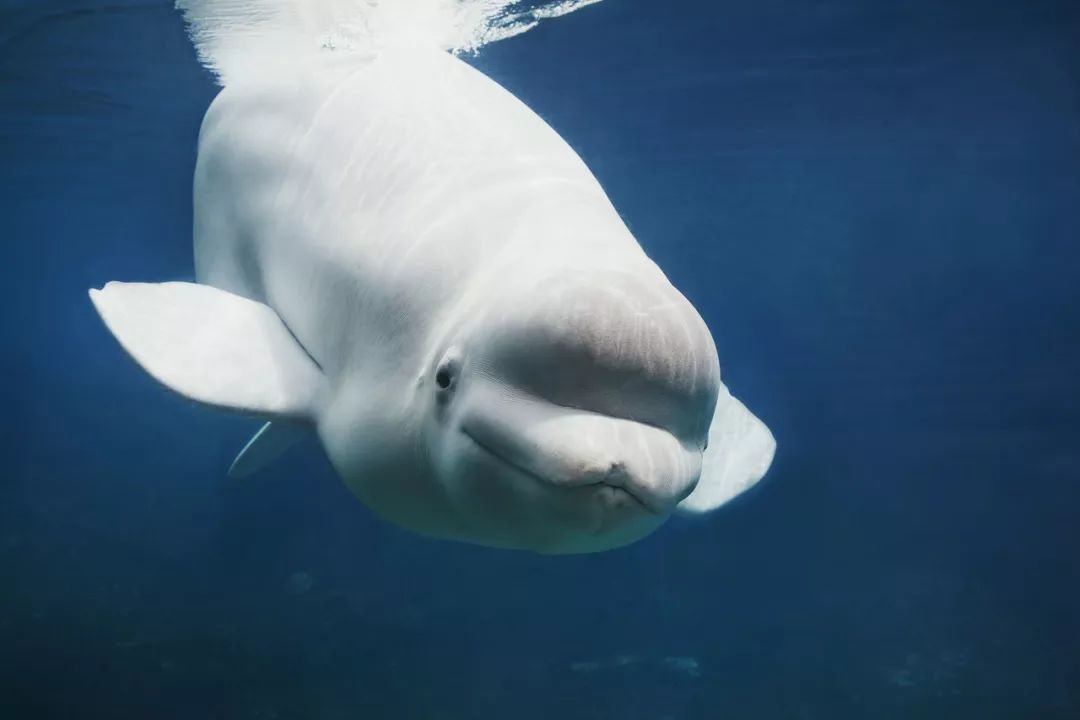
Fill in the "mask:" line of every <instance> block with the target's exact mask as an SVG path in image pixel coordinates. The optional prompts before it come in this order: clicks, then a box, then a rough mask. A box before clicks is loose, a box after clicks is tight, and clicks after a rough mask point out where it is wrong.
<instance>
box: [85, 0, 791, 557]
mask: <svg viewBox="0 0 1080 720" xmlns="http://www.w3.org/2000/svg"><path fill="white" fill-rule="evenodd" d="M264 2H265V0H250V1H249V2H241V3H221V2H214V0H205V1H201V0H187V1H185V2H184V6H185V7H186V8H187V18H188V21H189V23H190V24H191V26H192V30H193V37H194V38H195V40H196V43H197V44H198V45H199V49H200V53H201V56H202V57H203V58H204V59H205V60H207V61H208V62H210V64H211V66H212V67H215V68H217V69H219V70H222V71H223V72H222V77H224V78H226V79H227V83H226V84H227V87H226V89H225V91H223V92H222V93H221V95H219V97H218V98H217V99H216V100H215V101H214V103H213V105H212V106H211V108H210V110H209V111H208V112H207V117H206V120H205V121H204V125H203V129H202V132H201V134H200V142H199V158H198V163H197V167H196V177H195V255H196V270H197V276H198V279H199V283H160V284H141V283H115V282H113V283H109V284H108V285H106V286H105V287H104V288H103V289H102V290H92V291H91V293H90V294H91V298H92V300H93V302H94V304H95V306H96V308H97V310H98V311H99V313H100V315H101V317H102V319H103V320H104V322H105V324H106V325H107V327H108V328H109V329H110V330H111V331H112V333H113V334H114V336H115V337H116V338H117V340H118V341H119V342H120V343H121V345H122V346H123V347H124V348H125V349H126V350H127V351H128V353H129V354H130V355H131V356H132V357H133V358H134V359H135V360H136V361H137V362H138V363H139V364H140V365H141V366H142V367H143V368H144V369H145V370H146V371H147V372H149V373H150V374H151V375H152V376H153V377H154V378H156V379H157V380H158V381H159V382H161V383H162V384H164V385H165V386H166V387H168V388H170V389H172V390H173V391H175V392H177V393H179V394H181V395H183V396H184V397H187V398H190V399H192V400H195V401H197V402H200V403H204V404H207V405H210V406H213V407H217V408H222V409H227V410H232V411H236V412H241V413H245V414H249V415H254V416H257V417H261V418H264V419H265V420H266V421H267V425H266V426H264V428H263V429H262V430H261V431H260V432H259V433H258V434H257V435H256V436H255V437H254V438H253V439H252V441H251V442H250V443H249V444H248V445H247V447H245V448H244V450H243V451H242V452H241V454H240V456H239V457H238V458H237V460H236V462H235V463H234V465H233V468H232V471H231V473H232V474H234V475H247V474H250V473H252V472H254V471H256V470H258V469H259V468H260V467H262V466H263V465H265V464H267V463H269V462H271V461H272V460H273V459H274V458H275V456H276V455H278V454H280V453H281V452H282V451H284V450H285V449H286V448H287V447H288V446H289V445H290V444H291V443H293V442H295V441H296V440H297V439H298V438H300V437H303V436H304V435H306V434H308V432H309V429H314V430H315V431H316V432H317V434H318V437H319V438H320V441H321V443H322V446H323V447H324V449H325V450H326V453H327V456H328V457H329V459H330V461H331V463H332V464H333V466H334V468H335V469H336V471H337V473H338V474H339V475H340V476H341V477H342V479H343V480H344V482H345V483H346V485H348V487H349V488H350V489H351V490H352V492H353V493H354V494H355V495H356V496H357V497H358V498H359V499H360V500H361V501H362V502H364V503H365V504H366V505H368V506H369V507H370V508H371V509H373V510H374V511H375V512H377V513H378V514H380V515H381V516H383V517H385V518H386V519H388V520H390V521H392V522H395V523H397V524H400V525H402V526H404V527H407V528H410V529H412V530H414V531H416V532H419V533H423V534H426V535H429V536H434V537H440V538H449V539H454V540H460V541H465V542H472V543H478V544H483V545H489V546H495V547H504V548H516V549H526V550H532V551H537V552H544V553H576V552H596V551H601V550H606V549H610V548H614V547H618V546H621V545H625V544H627V543H630V542H633V541H635V540H638V539H640V538H642V537H644V536H646V535H648V534H649V533H651V532H653V531H654V530H656V529H657V528H658V527H659V526H660V525H661V524H663V522H664V521H665V520H666V519H667V518H668V517H670V516H671V515H672V513H674V512H675V511H680V512H688V513H703V512H707V511H710V510H713V509H715V508H717V507H720V506H721V505H723V504H724V503H726V502H727V501H729V500H730V499H731V498H733V497H735V496H736V495H738V494H740V493H741V492H743V491H744V490H745V489H747V488H748V487H750V486H752V485H753V484H754V483H756V482H757V481H758V479H760V478H761V477H762V476H763V475H764V474H765V472H766V470H767V469H768V466H769V464H770V462H771V460H772V456H773V451H774V449H775V443H774V441H773V438H772V435H771V434H770V433H769V431H768V429H767V428H766V427H765V426H764V424H762V423H761V422H760V421H759V420H758V419H757V418H755V417H754V416H753V415H752V414H751V413H750V412H749V411H748V410H747V409H746V408H745V407H744V406H743V405H742V404H741V403H739V402H738V401H737V400H735V399H734V398H733V397H732V396H731V395H730V394H729V393H728V392H727V389H726V388H725V387H724V385H723V384H722V383H721V382H720V369H719V363H718V360H717V352H716V348H715V346H714V343H713V340H712V336H711V334H710V333H709V330H708V328H707V327H706V326H705V323H704V322H703V321H702V319H701V317H700V316H699V315H698V313H697V312H696V311H695V310H694V308H693V307H692V306H691V305H690V303H689V302H687V300H686V299H685V298H684V297H683V296H682V295H681V294H680V293H679V292H678V291H677V290H676V289H675V288H674V287H673V286H672V285H671V283H670V282H669V281H668V280H667V278H666V277H665V276H664V274H663V273H662V272H661V271H660V269H659V268H658V267H657V266H656V265H655V264H654V263H653V262H652V261H651V260H649V259H648V257H647V256H646V255H645V253H644V252H643V251H642V249H641V247H640V246H639V245H638V244H637V242H636V240H635V239H634V238H633V236H632V235H631V234H630V232H629V230H628V229H627V228H626V226H625V224H623V223H622V221H621V219H620V218H619V216H618V214H617V213H616V212H615V210H614V208H613V207H612V206H611V204H610V201H609V200H608V199H607V197H606V195H605V194H604V192H603V189H602V188H601V187H600V185H599V183H598V182H597V181H596V179H595V177H593V175H592V174H591V172H589V170H588V168H587V167H586V166H585V165H584V163H583V162H581V160H580V158H579V157H577V155H576V153H574V152H573V150H572V149H570V147H569V146H568V145H566V143H565V142H563V141H562V139H561V138H560V137H559V136H558V135H557V133H555V131H554V130H552V129H551V128H550V127H549V126H548V125H547V124H546V123H544V121H543V120H541V119H540V118H539V117H538V116H536V115H535V114H534V113H533V112H532V111H531V110H529V108H527V107H526V106H525V105H523V104H522V103H521V102H520V101H518V100H517V99H516V98H514V97H513V96H512V95H510V94H509V93H508V92H506V91H505V90H503V89H502V88H501V87H499V86H498V85H496V84H495V83H494V82H492V81H491V80H489V79H488V78H486V77H484V76H483V75H482V74H480V73H479V72H477V71H475V70H473V69H472V68H470V67H468V66H467V65H465V64H464V63H462V62H461V61H460V60H458V59H456V58H455V57H453V56H452V55H450V54H448V53H445V52H439V51H433V50H431V49H422V48H413V47H410V48H407V49H385V50H380V51H377V52H373V53H367V54H358V55H356V56H355V57H353V56H349V55H345V56H344V57H341V56H335V57H334V58H333V60H332V61H331V60H328V59H327V57H324V56H322V55H320V54H319V53H318V52H315V51H312V52H307V51H305V52H304V53H301V54H300V55H299V56H298V57H296V58H288V60H289V62H286V61H285V59H282V58H277V57H276V56H275V55H274V54H273V53H269V52H268V51H267V48H266V47H264V48H263V49H262V51H261V52H264V53H267V55H266V63H265V65H266V67H261V68H260V66H259V64H257V63H251V62H250V61H249V60H250V59H248V60H245V61H244V62H242V63H240V64H239V65H237V66H235V67H232V66H231V65H230V63H231V59H230V58H232V57H233V54H235V52H233V54H230V52H224V50H230V51H236V50H237V48H230V47H228V46H229V40H228V37H226V36H222V34H221V33H215V32H212V31H213V30H214V28H216V25H214V24H215V23H220V22H227V23H228V24H229V25H230V27H233V28H234V29H235V28H236V27H241V28H242V27H244V26H245V25H244V24H245V23H246V22H250V21H251V18H252V17H261V16H260V15H259V14H258V13H257V12H255V13H254V14H253V11H255V10H259V8H260V7H261V6H262V4H263V3H264ZM226 16H227V17H226ZM278 30H279V31H280V30H282V28H279V29H278ZM284 30H286V31H289V32H292V31H294V30H295V31H296V32H301V31H304V30H305V28H303V27H302V26H301V27H297V28H293V27H292V26H287V27H285V28H284ZM267 37H268V38H269V37H276V35H275V34H274V33H271V34H270V35H268V36H267ZM208 38H210V39H211V40H212V42H211V40H208ZM264 40H265V39H264ZM267 42H268V40H267ZM242 48H243V50H244V51H245V52H249V51H252V48H255V49H256V50H258V48H259V33H258V32H254V31H253V32H251V33H248V34H246V35H244V42H243V45H242ZM343 68H345V69H346V70H347V71H345V72H343ZM279 71H280V72H279ZM342 158H346V159H347V160H346V162H344V163H343V162H342ZM328 178H333V182H329V181H328ZM492 178H495V179H497V182H495V183H494V184H493V183H492V182H491V179H492ZM485 179H486V180H485Z"/></svg>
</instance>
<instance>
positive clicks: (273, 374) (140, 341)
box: [90, 282, 322, 418]
mask: <svg viewBox="0 0 1080 720" xmlns="http://www.w3.org/2000/svg"><path fill="white" fill-rule="evenodd" d="M90 300H91V301H92V302H93V303H94V307H95V308H96V309H97V311H98V314H99V315H100V316H101V319H102V320H103V321H104V322H105V325H106V327H108V329H109V331H110V332H112V334H113V335H114V336H115V337H116V339H117V340H118V341H119V342H120V345H121V346H123V348H124V350H126V351H127V353H128V354H129V355H131V357H132V358H133V359H134V360H135V362H137V363H139V365H141V366H142V367H143V369H144V370H146V372H148V373H149V374H150V375H151V376H152V377H153V378H154V379H155V380H157V381H158V382H160V383H161V384H162V385H165V386H166V387H168V388H169V389H171V390H173V391H174V392H176V393H178V394H180V395H183V396H184V397H186V398H189V399H191V400H194V401H196V402H200V403H204V404H206V405H212V406H215V407H220V408H225V409H229V410H236V411H239V412H245V413H251V414H254V415H260V416H263V417H269V418H307V417H310V416H311V415H312V413H313V411H314V406H315V403H316V401H317V397H318V395H319V392H320V389H321V386H322V372H321V371H320V370H319V368H318V366H316V365H315V363H314V362H313V361H312V360H311V358H310V357H308V355H307V353H306V352H304V349H303V348H302V347H300V345H299V344H298V343H297V342H296V340H295V339H294V338H293V336H292V334H291V333H290V332H289V330H288V329H287V328H286V327H285V325H284V324H283V323H282V322H281V319H280V318H279V317H278V315H277V313H275V312H274V311H273V310H272V309H270V308H269V307H267V306H266V305H263V304H262V303H259V302H255V301H253V300H248V299H246V298H242V297H239V296H237V295H233V294H231V293H227V292H225V291H223V290H218V289H216V288H212V287H210V286H207V285H197V284H194V283H183V282H168V283H158V284H153V283H120V282H110V283H109V284H107V285H106V286H105V287H104V288H102V289H100V290H91V291H90Z"/></svg>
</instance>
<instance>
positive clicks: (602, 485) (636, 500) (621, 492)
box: [461, 428, 659, 515]
mask: <svg viewBox="0 0 1080 720" xmlns="http://www.w3.org/2000/svg"><path fill="white" fill-rule="evenodd" d="M461 432H462V434H463V435H465V437H467V438H469V440H471V441H472V443H473V444H474V445H476V447H478V448H480V449H481V450H482V451H483V452H484V453H485V454H486V455H488V456H490V457H492V458H494V459H495V460H497V461H498V462H499V463H500V464H502V465H505V466H507V467H509V468H510V469H512V470H514V471H516V472H517V473H519V474H521V475H524V476H526V477H528V478H530V479H532V480H534V481H535V482H538V483H540V484H541V485H544V486H546V487H551V488H555V489H559V488H565V489H577V488H590V487H591V488H596V489H597V490H599V491H602V492H605V493H607V494H609V495H610V496H611V497H612V498H613V499H619V498H625V499H627V500H630V501H632V502H633V504H634V505H636V506H637V507H639V508H641V509H642V510H643V511H645V512H646V513H648V514H650V515H658V514H659V513H658V512H657V511H656V510H654V509H653V508H651V507H649V505H648V503H646V502H645V501H644V500H643V499H642V498H641V497H640V496H639V495H637V494H636V493H634V491H633V490H631V489H629V488H627V487H626V486H625V485H617V484H615V483H611V482H605V481H603V480H596V481H591V482H582V483H579V484H564V483H556V482H554V481H552V480H551V479H549V478H545V477H543V476H541V475H537V474H536V473H535V472H533V471H532V470H530V469H529V468H526V467H522V466H521V465H520V464H519V463H516V462H514V461H513V460H511V459H510V458H508V457H506V455H504V454H503V453H500V452H498V451H497V450H495V449H494V448H492V447H491V446H490V445H488V444H486V443H484V442H482V441H481V440H479V439H478V438H477V437H476V436H475V435H474V434H473V433H471V432H469V431H468V430H467V429H465V428H461Z"/></svg>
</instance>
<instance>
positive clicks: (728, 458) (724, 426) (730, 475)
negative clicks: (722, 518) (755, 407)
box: [679, 386, 776, 515]
mask: <svg viewBox="0 0 1080 720" xmlns="http://www.w3.org/2000/svg"><path fill="white" fill-rule="evenodd" d="M775 454H776V439H775V438H774V437H773V434H772V433H771V432H770V431H769V428H768V427H766V426H765V423H763V422H761V420H759V419H758V418H757V417H755V416H754V414H753V413H751V412H750V411H749V410H747V408H746V406H745V405H743V404H742V403H741V402H739V401H738V400H737V399H736V398H734V397H732V395H731V394H730V393H729V392H728V391H727V389H726V388H724V387H723V386H721V388H720V397H719V399H718V400H717V403H716V412H715V414H714V415H713V421H712V425H711V426H710V427H709V447H708V449H707V450H706V451H705V457H704V458H703V459H702V464H701V479H700V480H699V481H698V485H697V487H696V488H695V489H694V491H693V492H692V493H690V495H689V496H688V497H687V498H686V499H685V500H683V501H682V502H681V503H679V511H680V512H682V513H685V514H688V515H697V514H701V513H706V512H709V511H711V510H715V509H717V508H718V507H720V506H721V505H724V504H726V503H728V502H729V501H731V500H733V499H734V498H735V497H737V496H739V495H741V494H742V493H744V492H745V491H747V490H749V489H750V488H751V487H753V486H754V485H756V484H757V482H758V481H759V480H761V478H763V477H764V476H765V473H766V472H768V470H769V466H770V465H772V461H773V456H774V455H775Z"/></svg>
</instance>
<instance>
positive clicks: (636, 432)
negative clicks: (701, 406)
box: [461, 397, 701, 517]
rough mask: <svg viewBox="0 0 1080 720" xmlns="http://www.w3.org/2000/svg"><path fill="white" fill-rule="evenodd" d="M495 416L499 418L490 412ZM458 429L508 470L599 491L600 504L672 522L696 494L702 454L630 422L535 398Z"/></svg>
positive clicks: (495, 405)
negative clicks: (682, 504) (633, 506)
mask: <svg viewBox="0 0 1080 720" xmlns="http://www.w3.org/2000/svg"><path fill="white" fill-rule="evenodd" d="M492 410H495V412H491V411H492ZM461 431H462V432H463V433H464V434H465V435H466V436H468V438H469V439H470V440H472V442H473V443H475V444H476V445H477V446H478V447H479V448H480V449H481V450H483V451H484V452H485V453H487V454H488V455H490V456H492V458H493V459H495V460H497V461H499V462H501V463H503V464H505V465H506V466H508V468H509V469H512V470H513V471H516V472H519V473H521V474H524V475H528V476H530V477H531V478H532V479H533V480H534V481H536V482H537V483H539V484H540V485H541V486H542V487H544V488H547V489H549V490H552V491H570V490H574V491H577V492H576V495H577V496H584V495H583V494H582V493H581V492H580V489H582V488H594V489H595V490H596V491H597V492H596V493H594V497H595V498H596V499H597V501H598V502H600V503H602V504H614V505H616V506H618V507H623V506H625V505H626V503H625V502H623V501H624V500H632V501H633V502H634V503H636V504H637V505H639V506H640V509H642V510H645V511H647V512H648V513H650V514H653V515H657V516H662V517H663V516H667V515H669V514H671V512H672V511H673V510H674V509H675V506H676V505H678V503H679V502H680V501H682V500H683V498H685V497H686V496H687V495H689V494H690V492H691V491H692V490H693V489H694V486H695V485H696V483H697V480H698V477H699V475H700V473H701V450H700V448H698V447H696V446H687V445H686V444H684V443H683V442H681V441H679V440H678V439H677V438H676V437H675V436H674V435H673V434H671V433H670V432H668V431H666V430H664V429H662V428H658V427H653V426H650V425H645V424H643V423H639V422H636V421H633V420H628V419H623V418H616V417H610V416H607V415H602V414H599V413H594V412H589V411H585V410H579V409H575V408H567V407H563V406H558V405H553V404H551V403H549V402H546V401H543V400H539V399H536V398H524V397H516V398H501V399H499V400H498V401H497V402H489V403H486V404H484V405H479V406H474V407H473V408H472V409H471V410H470V411H469V412H467V413H466V414H465V415H464V417H463V419H462V423H461Z"/></svg>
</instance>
